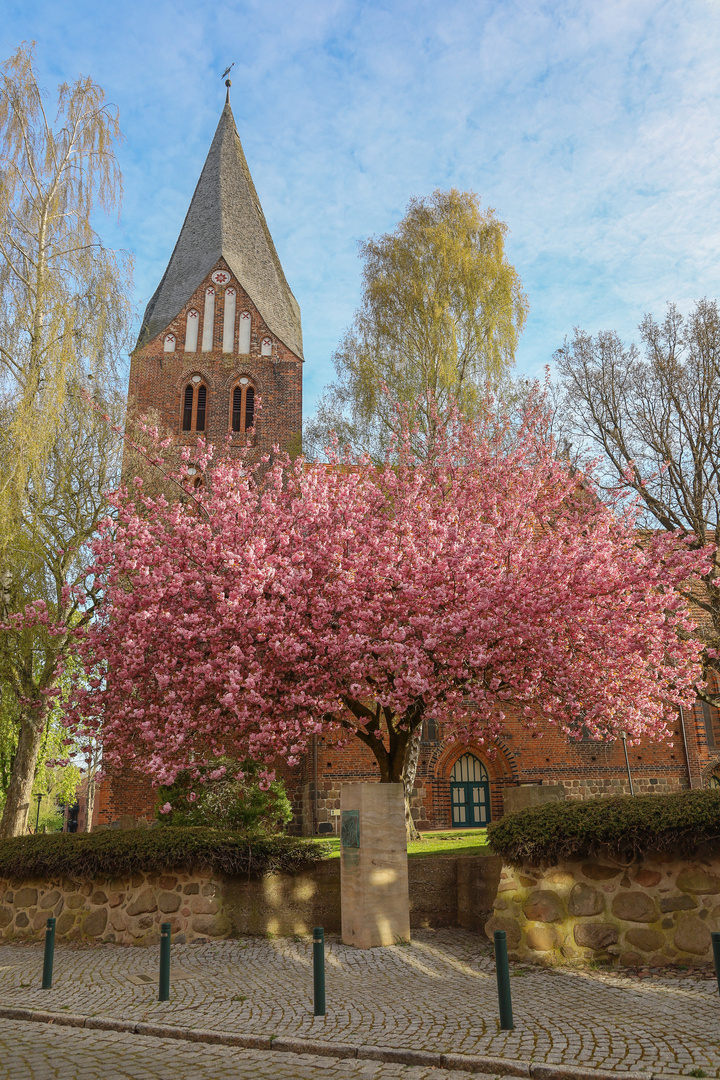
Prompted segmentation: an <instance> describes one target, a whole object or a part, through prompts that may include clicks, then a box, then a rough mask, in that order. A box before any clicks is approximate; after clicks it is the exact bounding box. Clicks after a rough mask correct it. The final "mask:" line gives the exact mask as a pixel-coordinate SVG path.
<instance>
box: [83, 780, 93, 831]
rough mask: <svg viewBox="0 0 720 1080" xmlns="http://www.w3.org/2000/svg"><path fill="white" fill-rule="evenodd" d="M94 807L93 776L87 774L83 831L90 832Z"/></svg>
mask: <svg viewBox="0 0 720 1080" xmlns="http://www.w3.org/2000/svg"><path fill="white" fill-rule="evenodd" d="M94 809H95V777H94V776H93V777H89V776H88V785H87V807H86V814H85V832H92V819H93V811H94Z"/></svg>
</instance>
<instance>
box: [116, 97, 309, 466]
mask: <svg viewBox="0 0 720 1080" xmlns="http://www.w3.org/2000/svg"><path fill="white" fill-rule="evenodd" d="M302 363H303V352H302V329H301V323H300V307H299V305H298V302H297V300H296V299H295V297H294V296H293V294H292V292H291V291H290V287H289V285H288V283H287V280H286V279H285V275H284V273H283V269H282V266H281V265H280V259H279V258H278V254H277V251H276V250H275V245H274V244H273V240H272V237H271V235H270V230H269V229H268V226H267V222H266V221H265V215H264V214H263V211H262V208H261V206H260V200H259V199H258V196H257V192H256V191H255V185H254V184H253V181H252V177H251V176H250V170H249V169H248V164H247V161H246V160H245V154H244V152H243V148H242V144H241V142H240V138H239V136H238V133H237V128H236V126H235V120H234V117H233V114H232V109H231V108H230V101H229V95H228V100H227V101H226V103H225V107H224V109H223V111H222V115H221V117H220V123H219V124H218V126H217V130H216V132H215V137H214V138H213V141H212V145H211V147H210V152H209V153H208V156H207V160H206V162H205V165H204V167H203V170H202V173H201V175H200V179H199V181H198V184H197V187H196V188H195V193H194V195H193V197H192V202H191V203H190V208H189V210H188V212H187V216H186V218H185V221H184V223H183V227H182V229H181V231H180V236H179V237H178V241H177V243H176V245H175V250H174V251H173V253H172V255H171V257H170V262H169V263H168V266H167V269H166V271H165V273H164V275H163V277H162V280H161V282H160V284H159V285H158V287H157V289H156V290H155V294H154V295H153V297H152V299H151V300H150V302H149V304H148V305H147V308H146V310H145V315H144V317H143V322H142V327H141V330H140V334H139V337H138V341H137V345H136V346H135V349H134V351H133V353H132V356H131V365H130V385H129V404H130V406H131V408H134V410H135V411H136V412H138V413H141V414H143V413H152V414H154V415H156V416H157V417H158V418H159V421H160V425H161V427H162V428H164V429H165V430H166V431H167V432H168V433H170V434H171V435H172V436H173V437H174V439H175V440H176V442H177V445H179V446H182V445H185V444H187V445H195V442H196V440H197V437H198V435H201V434H202V435H204V437H205V438H206V439H207V440H208V442H210V443H219V444H223V443H224V442H225V440H226V438H227V435H228V432H232V433H233V441H232V445H234V446H240V445H243V444H245V443H246V442H247V441H248V439H249V438H251V439H252V444H253V445H254V446H255V447H256V450H257V454H258V455H260V454H264V453H269V452H270V451H271V450H272V448H273V446H274V445H279V446H280V447H282V448H288V447H290V446H291V445H295V446H297V445H298V444H299V440H300V435H301V430H302ZM260 400H261V408H260V409H258V402H259V401H260ZM253 427H254V428H255V431H254V434H252V435H246V431H248V429H250V428H253Z"/></svg>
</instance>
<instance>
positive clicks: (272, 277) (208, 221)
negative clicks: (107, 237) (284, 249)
mask: <svg viewBox="0 0 720 1080" xmlns="http://www.w3.org/2000/svg"><path fill="white" fill-rule="evenodd" d="M229 82H230V80H229V79H228V81H227V83H226V85H228V84H229ZM229 98H230V91H229V85H228V94H227V100H226V102H225V107H224V108H223V111H222V115H221V117H220V122H219V124H218V126H217V130H216V132H215V136H214V138H213V141H212V145H211V147H210V152H209V153H208V156H207V160H206V161H205V165H204V167H203V170H202V173H201V174H200V179H199V181H198V184H197V187H196V188H195V193H194V195H193V197H192V201H191V203H190V208H189V210H188V212H187V216H186V218H185V221H184V223H183V227H182V229H181V231H180V236H179V237H178V241H177V243H176V245H175V250H174V251H173V253H172V255H171V257H170V262H169V263H168V266H167V269H166V271H165V273H164V275H163V278H162V281H161V282H160V284H159V285H158V287H157V289H156V290H155V294H154V296H153V297H152V299H151V300H150V302H149V304H148V306H147V308H146V309H145V315H144V317H143V323H142V328H141V330H140V335H139V337H138V342H137V346H136V348H140V347H141V346H143V345H145V344H146V343H147V342H148V341H149V340H150V339H151V338H153V337H155V336H156V334H159V333H161V332H162V331H163V330H164V329H165V328H166V327H167V325H168V324H169V323H170V322H171V321H172V320H173V319H174V318H175V316H176V315H177V314H178V312H180V311H181V310H182V308H183V307H184V305H185V304H186V303H187V301H188V300H189V298H190V297H191V296H192V294H193V293H194V292H195V290H196V289H197V287H198V285H199V284H200V283H201V281H202V280H203V279H204V278H205V277H206V276H207V275H208V274H209V273H210V271H211V270H212V268H213V266H215V264H216V263H217V262H218V260H219V259H220V258H224V259H225V261H226V263H227V264H228V266H229V267H230V270H231V271H232V273H233V274H234V275H235V277H236V278H237V280H238V281H239V282H240V284H241V285H242V287H243V288H244V289H245V291H246V292H247V293H248V295H249V297H250V299H251V300H252V301H253V303H254V304H255V306H256V307H257V309H258V311H259V312H260V314H261V315H262V317H263V319H264V320H265V323H266V324H267V326H268V329H269V330H270V331H271V332H272V333H273V334H275V335H276V336H277V337H279V338H280V340H281V341H282V342H283V343H284V344H285V345H287V347H288V348H289V349H290V350H291V351H292V352H293V353H295V355H296V356H299V357H300V358H302V328H301V322H300V307H299V305H298V302H297V300H296V299H295V297H294V296H293V294H292V292H291V291H290V286H289V285H288V283H287V280H286V278H285V275H284V273H283V269H282V266H281V265H280V259H279V258H278V254H277V251H276V250H275V245H274V244H273V241H272V237H271V235H270V230H269V229H268V227H267V222H266V221H265V215H264V214H263V212H262V208H261V206H260V200H259V199H258V196H257V192H256V191H255V185H254V184H253V181H252V177H251V176H250V170H249V168H248V164H247V161H246V160H245V154H244V152H243V148H242V144H241V142H240V137H239V135H238V133H237V128H236V127H235V119H234V117H233V113H232V109H231V107H230V100H229Z"/></svg>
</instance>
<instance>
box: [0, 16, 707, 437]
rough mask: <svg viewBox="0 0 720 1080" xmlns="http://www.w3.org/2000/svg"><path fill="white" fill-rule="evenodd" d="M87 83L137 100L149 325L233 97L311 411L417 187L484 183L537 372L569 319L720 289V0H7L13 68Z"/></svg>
mask: <svg viewBox="0 0 720 1080" xmlns="http://www.w3.org/2000/svg"><path fill="white" fill-rule="evenodd" d="M24 40H26V41H29V40H34V41H36V43H37V45H36V57H37V71H38V75H39V81H40V83H41V85H42V86H43V87H45V88H47V90H48V92H49V93H50V94H53V93H54V91H55V89H56V87H57V85H58V83H60V82H62V81H72V80H74V79H75V78H76V77H77V76H78V74H80V73H82V74H83V75H89V76H91V77H92V78H93V79H94V80H95V81H97V82H98V83H100V85H101V86H103V87H104V88H105V90H106V92H107V96H108V99H109V100H110V101H111V102H113V103H114V104H116V105H117V107H118V108H119V111H120V123H121V127H122V130H123V133H124V137H125V138H124V142H123V143H122V145H121V146H120V148H119V152H118V156H119V160H120V165H121V168H122V171H123V174H124V183H125V198H124V203H123V212H122V218H121V222H120V224H119V225H117V224H116V223H115V222H103V223H98V224H99V227H100V231H101V233H102V235H103V237H104V238H105V239H106V241H107V242H108V243H110V244H112V245H113V246H118V247H123V248H125V249H127V250H130V251H131V252H133V254H134V257H135V302H136V304H137V309H138V326H139V321H140V316H141V314H142V311H143V309H144V307H145V304H146V303H147V300H148V299H149V297H150V296H151V295H152V293H153V292H154V290H155V288H156V286H157V284H158V282H159V280H160V278H161V276H162V274H163V272H164V270H165V267H166V265H167V262H168V259H169V257H170V253H171V251H172V248H173V246H174V244H175V241H176V239H177V236H178V233H179V231H180V228H181V225H182V221H183V218H184V215H185V213H186V210H187V207H188V205H189V202H190V198H191V196H192V192H193V190H194V187H195V184H196V182H197V179H198V177H199V174H200V171H201V169H202V166H203V163H204V160H205V157H206V155H207V152H208V149H209V147H210V143H211V140H212V136H213V133H214V131H215V127H216V125H217V122H218V119H219V116H220V112H221V110H222V106H223V103H224V97H225V88H224V86H223V83H222V80H221V73H222V72H223V71H224V69H225V68H226V67H227V66H228V65H229V64H230V63H232V62H233V61H234V62H235V67H234V68H233V69H232V80H233V86H232V90H231V101H232V105H233V111H234V114H235V120H236V123H237V126H238V130H239V133H240V137H241V139H242V142H243V146H244V149H245V153H246V156H247V159H248V164H249V166H250V170H251V172H252V174H253V179H254V181H255V186H256V188H257V191H258V194H259V197H260V201H261V203H262V205H263V210H264V212H265V216H266V218H267V221H268V224H269V226H270V230H271V232H272V235H273V238H274V240H275V245H276V247H277V249H278V253H279V255H280V259H281V262H282V264H283V268H284V270H285V274H286V277H287V278H288V281H289V283H290V286H291V288H292V290H293V292H294V293H295V296H296V297H297V299H298V301H299V303H300V306H301V309H302V315H303V334H304V348H305V360H306V363H305V368H304V398H305V401H304V406H305V414H306V416H307V415H310V414H311V413H312V411H313V408H314V404H315V401H316V399H317V397H318V395H319V393H320V392H321V390H322V388H323V386H324V385H325V384H327V383H328V382H330V381H331V379H332V378H333V365H332V354H333V350H334V349H335V347H336V346H337V344H338V342H339V341H340V339H341V337H342V334H343V331H344V330H345V329H346V328H347V327H348V326H349V325H350V323H351V322H352V318H353V312H354V311H355V309H356V307H357V306H358V303H359V299H360V283H361V271H362V264H361V262H360V259H359V258H358V243H359V241H362V240H364V239H366V238H368V237H369V236H372V235H379V234H381V233H384V232H387V231H390V230H392V229H393V228H394V227H395V226H396V224H397V223H398V221H399V220H400V219H401V218H402V216H403V214H404V212H405V209H406V207H407V204H408V201H409V200H410V198H412V197H413V196H419V197H423V196H426V195H429V194H431V193H432V191H433V190H435V189H436V188H450V187H458V188H461V189H464V190H467V189H472V190H474V191H476V192H477V193H478V194H479V195H480V198H481V200H482V204H483V205H484V206H485V207H492V208H493V209H494V210H495V211H496V213H497V214H498V216H499V217H500V218H501V219H502V220H503V221H505V222H506V223H507V225H508V226H509V229H510V232H509V235H508V238H507V252H508V256H509V258H510V261H511V262H512V263H513V265H514V266H515V268H516V269H517V271H518V273H519V274H520V277H521V279H522V283H523V287H524V289H525V292H526V293H527V295H528V298H529V302H530V314H529V318H528V322H527V324H526V328H525V331H524V333H523V336H522V339H521V342H520V346H519V348H518V352H517V369H518V371H519V372H520V373H523V374H525V375H529V376H542V374H543V370H544V367H545V365H546V364H548V363H550V362H551V361H552V356H553V352H554V351H555V349H557V348H558V347H560V346H561V345H562V343H563V340H564V339H565V337H566V336H571V335H572V332H573V328H574V327H575V326H577V327H580V328H582V329H583V330H585V331H587V332H589V333H596V332H597V331H598V330H603V329H610V328H612V329H616V330H617V331H618V332H619V333H620V334H621V336H622V337H624V338H625V339H626V340H632V339H633V337H636V336H637V335H636V331H637V326H638V323H639V322H640V320H641V319H642V317H643V315H644V314H645V313H646V312H652V313H654V314H655V315H656V316H658V317H661V316H662V314H663V312H664V310H665V307H666V305H667V304H668V303H669V302H674V303H676V304H678V306H679V307H680V308H681V310H683V311H688V310H689V309H690V307H691V306H692V304H693V302H694V301H695V300H697V299H699V298H701V297H703V296H708V297H711V298H718V299H720V138H719V136H720V0H670V2H651V0H624V2H618V0H603V2H602V3H600V2H598V0H583V2H581V0H567V2H564V0H556V2H551V3H542V2H539V0H443V3H441V4H438V3H437V2H432V3H431V2H427V0H418V2H414V3H413V2H385V3H382V2H378V0H364V2H359V0H292V2H290V0H263V2H238V0H225V2H223V3H217V4H206V5H201V4H200V5H199V4H197V3H192V4H191V3H187V2H185V0H176V2H173V3H169V2H168V0H156V2H155V3H153V4H149V3H147V2H145V3H140V2H139V0H124V2H123V3H122V4H120V3H117V2H116V0H110V2H109V3H106V4H97V3H90V2H86V0H65V2H64V3H62V4H58V3H57V2H56V0H55V2H53V3H50V2H48V0H36V2H35V3H33V4H32V5H28V4H27V3H26V2H24V0H23V2H22V3H18V2H16V0H5V2H4V4H3V19H2V25H0V59H5V58H6V57H8V56H9V55H10V54H11V53H12V52H13V51H14V50H15V49H16V48H17V46H18V45H19V44H20V43H21V42H22V41H24Z"/></svg>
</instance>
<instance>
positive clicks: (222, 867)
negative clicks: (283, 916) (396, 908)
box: [0, 827, 329, 881]
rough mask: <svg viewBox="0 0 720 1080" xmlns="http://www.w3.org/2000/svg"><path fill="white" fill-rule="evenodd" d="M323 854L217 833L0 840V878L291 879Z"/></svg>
mask: <svg viewBox="0 0 720 1080" xmlns="http://www.w3.org/2000/svg"><path fill="white" fill-rule="evenodd" d="M328 854H329V848H328V846H327V845H323V844H318V843H317V842H308V841H306V840H302V839H301V838H299V837H293V836H267V837H262V838H259V839H254V838H253V839H249V838H248V837H247V836H243V835H242V834H240V833H228V832H225V831H220V830H217V829H205V828H182V827H178V828H172V829H159V828H155V829H128V830H119V829H117V830H116V829H111V830H107V831H104V832H95V833H75V834H67V833H50V834H48V835H45V836H18V837H15V838H14V839H12V840H0V878H1V877H5V878H15V879H20V880H26V879H28V878H57V877H67V878H71V879H72V880H75V881H87V880H90V879H92V878H96V877H124V876H126V875H127V874H132V873H133V872H135V871H142V872H145V873H147V872H149V871H163V870H185V871H192V870H197V869H200V868H201V867H207V868H209V869H211V870H214V871H220V872H222V873H225V874H268V873H278V872H281V871H284V872H290V873H292V872H293V871H295V870H300V869H302V867H303V866H305V865H307V864H308V863H314V862H319V861H320V860H321V859H324V858H327V855H328Z"/></svg>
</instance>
